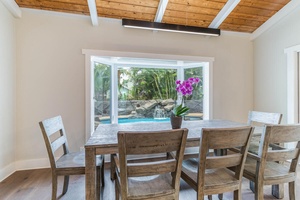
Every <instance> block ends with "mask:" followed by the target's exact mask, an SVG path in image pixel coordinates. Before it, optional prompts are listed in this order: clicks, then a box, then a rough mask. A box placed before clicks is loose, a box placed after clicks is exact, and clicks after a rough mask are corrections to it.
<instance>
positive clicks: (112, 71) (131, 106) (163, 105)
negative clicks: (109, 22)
mask: <svg viewBox="0 0 300 200" xmlns="http://www.w3.org/2000/svg"><path fill="white" fill-rule="evenodd" d="M82 53H83V54H84V55H85V128H86V139H88V138H90V136H91V134H93V132H94V131H95V129H96V128H97V127H98V125H99V124H100V123H108V124H109V123H111V124H116V123H134V121H138V122H140V121H142V120H144V121H147V122H153V121H156V122H160V121H163V120H165V121H168V120H169V119H168V117H169V115H170V110H171V109H172V107H173V106H174V105H175V100H176V99H175V98H177V97H176V94H175V97H174V96H172V95H174V94H173V93H174V91H175V84H174V85H173V86H172V85H171V84H169V83H170V82H171V79H173V78H174V81H175V80H176V79H179V80H185V79H187V78H188V77H189V76H195V77H199V78H200V79H201V83H200V84H199V85H198V86H197V87H194V89H195V90H196V91H194V92H193V96H190V97H189V98H187V99H186V98H185V103H186V104H188V106H189V108H190V112H189V114H188V115H187V116H185V117H184V120H199V119H203V120H206V119H212V118H213V116H212V114H213V104H212V102H213V98H212V97H213V85H212V83H213V75H212V72H213V62H214V58H212V57H201V56H187V55H170V54H152V53H138V52H121V51H105V50H91V49H83V50H82ZM150 72H153V73H152V74H151V75H150ZM158 72H159V73H158ZM144 73H148V74H149V77H152V78H149V79H148V76H147V79H142V78H141V77H143V76H145V75H144ZM155 73H158V75H159V76H157V77H156V79H154V78H153V77H154V75H155ZM161 74H162V75H161ZM166 74H167V75H166ZM172 76H174V77H172ZM201 77H202V78H201ZM157 80H158V82H157ZM151 84H152V85H151ZM153 84H156V86H155V85H154V86H153ZM167 84H169V85H167ZM149 87H151V89H148V88H149ZM172 87H174V89H172ZM138 101H140V102H138ZM146 101H147V105H144V103H145V102H146ZM143 102H144V103H143ZM149 110H150V111H149ZM146 111H147V112H146Z"/></svg>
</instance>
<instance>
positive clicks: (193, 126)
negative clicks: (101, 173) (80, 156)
mask: <svg viewBox="0 0 300 200" xmlns="http://www.w3.org/2000/svg"><path fill="white" fill-rule="evenodd" d="M242 126H247V124H246V123H240V122H234V121H230V120H222V119H212V120H191V121H183V122H182V125H181V128H187V129H188V136H187V143H186V147H195V146H199V144H200V134H201V129H202V128H233V127H242ZM170 129H172V128H171V123H170V122H156V123H127V124H100V125H99V126H98V127H97V129H96V130H95V131H94V133H93V134H92V135H91V137H90V138H89V139H88V141H87V143H86V144H85V164H86V167H85V194H86V200H94V199H98V198H99V197H98V198H96V156H97V155H105V154H110V155H111V154H116V153H118V138H117V135H118V131H159V130H170Z"/></svg>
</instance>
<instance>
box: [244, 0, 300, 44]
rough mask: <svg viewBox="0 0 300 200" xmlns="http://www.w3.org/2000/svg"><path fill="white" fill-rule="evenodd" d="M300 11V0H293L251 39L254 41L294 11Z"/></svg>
mask: <svg viewBox="0 0 300 200" xmlns="http://www.w3.org/2000/svg"><path fill="white" fill-rule="evenodd" d="M296 9H300V0H291V1H290V2H289V3H288V4H286V5H285V6H284V7H283V8H282V9H280V10H279V11H278V12H277V13H276V14H274V15H273V16H272V17H271V18H270V19H268V20H267V21H266V22H265V23H263V24H262V25H261V26H260V27H259V28H258V29H256V30H255V31H254V32H253V33H252V34H251V37H250V39H251V40H254V39H255V38H257V37H258V36H260V35H261V34H262V33H264V32H265V31H266V30H268V29H269V28H271V26H273V25H274V24H276V23H277V22H279V21H280V20H282V19H283V18H284V17H286V16H287V15H288V14H290V13H292V12H293V11H294V10H296Z"/></svg>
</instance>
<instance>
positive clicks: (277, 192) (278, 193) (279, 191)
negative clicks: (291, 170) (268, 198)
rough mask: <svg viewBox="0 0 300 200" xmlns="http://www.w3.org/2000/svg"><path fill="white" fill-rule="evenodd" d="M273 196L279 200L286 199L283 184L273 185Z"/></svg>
mask: <svg viewBox="0 0 300 200" xmlns="http://www.w3.org/2000/svg"><path fill="white" fill-rule="evenodd" d="M272 195H273V196H274V197H276V198H277V199H282V198H283V197H284V186H283V184H279V185H272Z"/></svg>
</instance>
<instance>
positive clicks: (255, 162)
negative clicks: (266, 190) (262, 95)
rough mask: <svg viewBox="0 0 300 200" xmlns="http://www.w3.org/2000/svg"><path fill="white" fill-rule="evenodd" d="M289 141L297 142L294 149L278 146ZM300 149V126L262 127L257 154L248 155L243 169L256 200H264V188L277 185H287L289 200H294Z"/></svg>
mask: <svg viewBox="0 0 300 200" xmlns="http://www.w3.org/2000/svg"><path fill="white" fill-rule="evenodd" d="M289 142H296V147H295V148H290V149H287V148H283V147H282V146H280V145H278V144H283V143H289ZM299 148H300V125H266V126H265V128H264V131H263V133H262V136H261V142H260V145H259V150H258V155H256V154H251V153H248V156H247V160H246V163H245V168H244V177H246V178H247V179H249V180H250V181H253V182H254V183H255V199H256V200H263V199H264V196H263V186H264V185H274V184H280V183H289V196H290V199H291V200H294V199H295V197H296V195H295V180H296V178H297V176H296V170H297V165H298V164H297V163H298V159H299V153H300V151H299ZM288 160H290V161H288ZM285 161H287V162H285ZM283 162H284V163H283Z"/></svg>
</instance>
